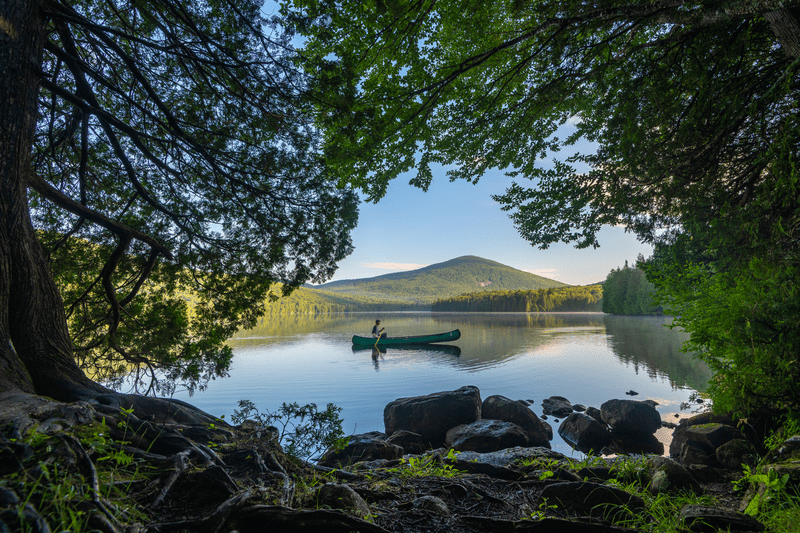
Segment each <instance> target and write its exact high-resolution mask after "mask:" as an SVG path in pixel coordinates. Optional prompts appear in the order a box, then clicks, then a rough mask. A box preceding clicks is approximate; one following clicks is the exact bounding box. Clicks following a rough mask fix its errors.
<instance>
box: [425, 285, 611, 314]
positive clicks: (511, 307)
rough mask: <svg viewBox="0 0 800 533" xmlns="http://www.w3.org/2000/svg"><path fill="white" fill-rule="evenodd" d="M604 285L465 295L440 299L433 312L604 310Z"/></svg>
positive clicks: (434, 305)
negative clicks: (602, 307)
mask: <svg viewBox="0 0 800 533" xmlns="http://www.w3.org/2000/svg"><path fill="white" fill-rule="evenodd" d="M602 300H603V287H602V285H599V284H598V285H589V286H586V287H557V288H550V289H537V290H533V291H491V292H479V293H470V294H462V295H460V296H456V297H454V298H446V299H442V300H437V301H436V302H434V303H433V305H432V306H431V311H438V312H446V311H457V312H484V313H486V312H523V313H536V312H546V311H563V312H574V311H600V310H601V306H602V303H601V302H602Z"/></svg>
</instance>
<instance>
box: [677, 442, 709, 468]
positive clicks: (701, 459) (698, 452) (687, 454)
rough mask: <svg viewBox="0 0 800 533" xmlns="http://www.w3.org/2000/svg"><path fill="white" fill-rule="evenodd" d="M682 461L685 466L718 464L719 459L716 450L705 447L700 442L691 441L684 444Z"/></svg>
mask: <svg viewBox="0 0 800 533" xmlns="http://www.w3.org/2000/svg"><path fill="white" fill-rule="evenodd" d="M680 461H681V464H682V465H683V466H687V467H688V466H689V465H708V466H711V465H713V464H716V462H717V457H716V455H715V454H714V450H713V449H710V448H707V447H706V446H703V445H702V444H700V443H699V442H696V441H693V440H690V441H686V442H684V443H683V447H682V448H681V455H680Z"/></svg>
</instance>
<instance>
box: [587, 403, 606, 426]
mask: <svg viewBox="0 0 800 533" xmlns="http://www.w3.org/2000/svg"><path fill="white" fill-rule="evenodd" d="M584 414H586V415H588V416H591V417H592V418H594V419H595V420H597V421H598V422H600V423H601V424H603V425H605V422H603V415H602V413H601V412H600V409H598V408H597V407H587V408H586V411H584Z"/></svg>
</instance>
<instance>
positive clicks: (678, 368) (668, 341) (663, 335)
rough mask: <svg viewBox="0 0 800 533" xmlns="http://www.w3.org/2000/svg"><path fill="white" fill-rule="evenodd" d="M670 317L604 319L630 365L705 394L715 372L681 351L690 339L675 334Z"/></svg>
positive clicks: (614, 344)
mask: <svg viewBox="0 0 800 533" xmlns="http://www.w3.org/2000/svg"><path fill="white" fill-rule="evenodd" d="M671 321H672V319H671V318H669V317H641V316H636V317H625V316H614V315H604V316H603V322H604V323H605V327H606V332H607V334H608V342H609V344H610V346H611V347H612V349H613V350H614V354H615V355H616V356H617V357H619V359H620V360H621V361H623V362H625V363H626V364H630V365H634V367H636V370H637V372H638V370H639V368H638V367H639V365H644V367H645V368H644V370H645V371H646V372H647V373H648V375H650V376H651V377H653V378H655V377H668V378H669V380H670V382H671V384H672V386H673V387H682V386H689V387H691V388H693V389H696V390H699V391H704V390H705V389H706V387H707V386H708V381H709V380H710V379H711V377H712V372H711V370H710V369H709V368H708V366H707V365H706V364H705V363H704V362H703V361H701V360H699V359H697V358H695V357H694V356H693V355H692V354H686V353H683V352H682V351H681V348H682V346H683V343H684V342H685V341H686V340H688V339H689V335H688V334H687V333H685V332H683V331H679V330H677V329H676V330H671V329H669V328H668V327H666V326H667V325H669V324H670V323H671Z"/></svg>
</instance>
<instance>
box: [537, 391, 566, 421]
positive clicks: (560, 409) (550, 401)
mask: <svg viewBox="0 0 800 533" xmlns="http://www.w3.org/2000/svg"><path fill="white" fill-rule="evenodd" d="M542 409H543V411H544V414H546V415H551V416H555V417H557V418H564V417H567V416H569V415H570V414H571V413H572V404H571V403H570V402H569V400H567V399H566V398H564V397H562V396H550V397H549V398H546V399H545V400H542Z"/></svg>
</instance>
